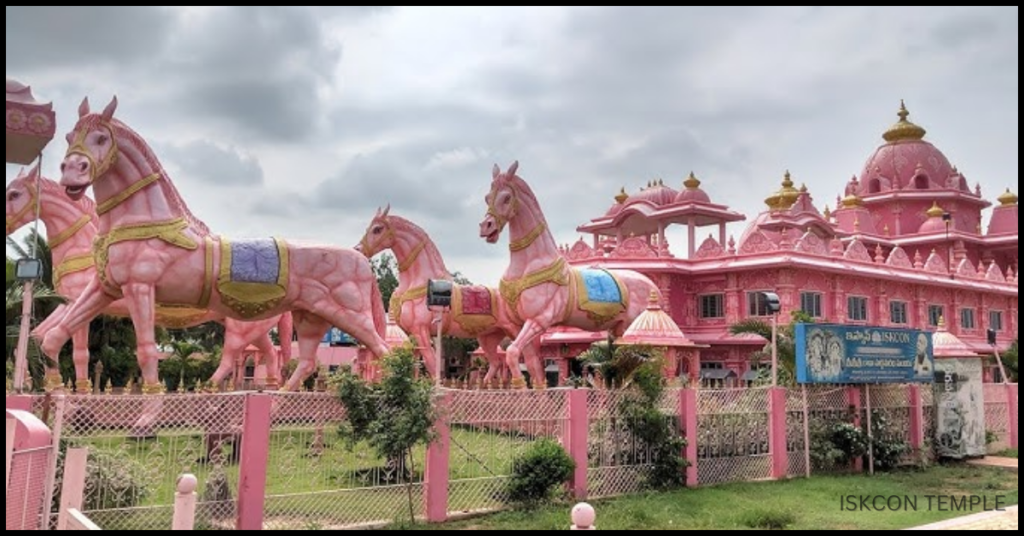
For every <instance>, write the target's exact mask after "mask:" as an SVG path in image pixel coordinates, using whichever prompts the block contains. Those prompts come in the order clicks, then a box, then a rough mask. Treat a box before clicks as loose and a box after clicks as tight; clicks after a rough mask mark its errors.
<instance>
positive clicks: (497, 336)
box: [477, 331, 505, 388]
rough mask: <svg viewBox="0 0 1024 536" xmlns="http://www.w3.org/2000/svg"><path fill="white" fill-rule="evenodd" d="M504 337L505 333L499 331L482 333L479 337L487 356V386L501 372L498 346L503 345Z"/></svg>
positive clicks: (484, 381)
mask: <svg viewBox="0 0 1024 536" xmlns="http://www.w3.org/2000/svg"><path fill="white" fill-rule="evenodd" d="M504 338H505V334H504V333H502V332H500V331H499V332H494V333H489V334H484V335H481V336H480V337H479V338H478V339H477V340H478V341H479V342H480V348H482V349H483V351H484V355H486V356H487V375H486V376H484V380H483V384H484V387H485V388H486V387H490V385H491V384H492V383H493V382H494V378H495V377H497V375H498V373H500V372H501V357H499V356H498V346H499V345H501V341H502V340H503V339H504Z"/></svg>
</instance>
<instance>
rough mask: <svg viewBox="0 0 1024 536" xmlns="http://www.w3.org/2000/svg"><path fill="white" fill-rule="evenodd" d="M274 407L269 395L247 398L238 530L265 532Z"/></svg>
mask: <svg viewBox="0 0 1024 536" xmlns="http://www.w3.org/2000/svg"><path fill="white" fill-rule="evenodd" d="M273 405H274V399H273V397H271V396H270V395H265V394H251V395H247V396H246V397H245V418H244V423H243V426H242V455H241V457H240V463H239V464H238V466H239V475H238V520H237V524H236V526H237V528H238V530H263V509H264V506H265V504H266V500H267V498H266V497H267V463H268V462H269V459H270V425H271V421H272V419H271V411H272V409H273Z"/></svg>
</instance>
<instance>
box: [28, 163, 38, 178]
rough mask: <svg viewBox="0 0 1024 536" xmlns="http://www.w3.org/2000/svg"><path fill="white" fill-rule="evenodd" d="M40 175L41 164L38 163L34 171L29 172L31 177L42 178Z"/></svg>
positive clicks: (33, 167)
mask: <svg viewBox="0 0 1024 536" xmlns="http://www.w3.org/2000/svg"><path fill="white" fill-rule="evenodd" d="M39 173H40V172H39V164H38V163H36V165H34V166H32V169H30V170H28V174H29V176H30V177H36V178H38V177H39V176H40V175H39Z"/></svg>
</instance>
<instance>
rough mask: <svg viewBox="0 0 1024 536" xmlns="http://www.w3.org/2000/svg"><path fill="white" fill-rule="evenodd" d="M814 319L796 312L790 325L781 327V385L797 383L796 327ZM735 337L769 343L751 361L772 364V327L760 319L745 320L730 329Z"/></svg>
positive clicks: (779, 340)
mask: <svg viewBox="0 0 1024 536" xmlns="http://www.w3.org/2000/svg"><path fill="white" fill-rule="evenodd" d="M813 323H814V318H812V317H811V316H810V315H808V314H807V313H805V312H803V311H794V312H793V316H792V320H791V321H790V323H789V324H785V325H780V326H779V332H778V339H777V341H778V347H779V383H781V384H794V383H796V376H797V374H796V325H797V324H813ZM729 332H730V333H732V334H733V335H748V334H752V335H759V336H761V337H762V338H764V339H765V340H767V341H768V344H767V345H766V346H765V347H764V349H763V350H760V351H758V352H755V353H754V354H753V355H752V356H751V359H752V360H753V361H754V362H755V363H763V362H769V363H770V362H771V358H772V357H771V356H772V325H771V323H770V322H765V321H764V320H760V319H749V320H744V321H742V322H740V323H738V324H734V325H732V326H730V327H729Z"/></svg>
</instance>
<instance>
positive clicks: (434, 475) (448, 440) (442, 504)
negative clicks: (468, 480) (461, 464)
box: [423, 393, 452, 523]
mask: <svg viewBox="0 0 1024 536" xmlns="http://www.w3.org/2000/svg"><path fill="white" fill-rule="evenodd" d="M437 405H438V419H437V422H435V423H434V433H435V434H436V439H435V440H434V442H433V443H431V444H430V445H428V446H427V467H426V471H425V473H424V475H423V480H424V483H423V493H424V503H425V505H426V509H427V512H426V514H427V522H428V523H444V522H445V521H448V483H449V478H451V474H450V473H451V466H450V463H451V462H450V455H451V447H452V432H451V426H450V425H449V422H448V421H449V419H450V418H451V408H452V395H451V394H450V393H449V394H445V395H443V396H441V397H439V398H438V400H437Z"/></svg>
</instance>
